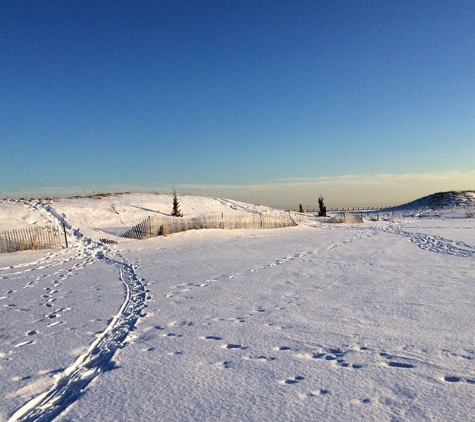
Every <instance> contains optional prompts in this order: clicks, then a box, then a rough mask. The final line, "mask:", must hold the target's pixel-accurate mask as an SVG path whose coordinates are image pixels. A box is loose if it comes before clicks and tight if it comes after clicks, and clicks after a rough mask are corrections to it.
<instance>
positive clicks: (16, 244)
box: [0, 226, 62, 252]
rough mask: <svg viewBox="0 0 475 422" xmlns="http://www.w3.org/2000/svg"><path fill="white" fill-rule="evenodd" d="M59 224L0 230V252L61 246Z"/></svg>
mask: <svg viewBox="0 0 475 422" xmlns="http://www.w3.org/2000/svg"><path fill="white" fill-rule="evenodd" d="M61 247H62V245H61V230H60V227H59V226H33V227H27V228H24V229H16V230H9V231H3V232H0V252H16V251H26V250H28V249H59V248H61Z"/></svg>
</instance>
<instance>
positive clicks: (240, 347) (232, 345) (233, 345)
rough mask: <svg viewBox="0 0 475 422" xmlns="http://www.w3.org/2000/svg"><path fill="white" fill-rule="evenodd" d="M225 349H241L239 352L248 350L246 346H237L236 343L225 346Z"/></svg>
mask: <svg viewBox="0 0 475 422" xmlns="http://www.w3.org/2000/svg"><path fill="white" fill-rule="evenodd" d="M223 349H239V350H245V349H247V347H246V346H243V345H241V344H236V343H228V344H225V345H224V346H223Z"/></svg>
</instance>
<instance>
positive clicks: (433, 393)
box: [0, 193, 475, 421]
mask: <svg viewBox="0 0 475 422" xmlns="http://www.w3.org/2000/svg"><path fill="white" fill-rule="evenodd" d="M467 195H468V197H470V194H469V193H467ZM472 198H473V196H472ZM179 201H180V207H181V210H182V211H183V213H184V214H185V216H200V215H205V214H214V213H221V212H224V213H230V212H236V213H243V212H245V213H248V212H251V213H254V212H267V213H279V212H280V211H279V210H272V209H265V208H264V207H257V206H253V205H249V204H243V203H240V202H237V201H232V200H226V199H220V198H206V197H196V196H179ZM424 201H425V200H424ZM424 201H422V200H421V203H422V202H424ZM425 202H427V201H425ZM425 202H424V203H425ZM171 204H172V198H171V195H153V194H122V195H118V194H114V195H112V194H111V195H101V196H100V197H99V196H94V197H89V198H70V199H54V200H41V201H39V200H27V201H21V202H16V201H2V202H0V211H1V213H0V231H1V230H2V229H3V228H7V229H10V228H12V226H22V225H25V224H26V225H28V224H33V223H32V222H33V221H37V222H38V223H37V224H45V223H48V222H51V223H54V222H57V221H62V222H64V223H65V225H66V227H67V233H68V237H69V239H70V248H68V249H61V250H47V251H25V252H17V253H11V254H0V320H1V321H2V324H1V327H0V376H1V379H2V383H0V394H1V397H2V398H1V399H0V420H11V421H14V420H24V421H33V420H41V421H49V420H53V419H54V420H58V421H70V420H81V421H98V420H100V421H126V420H127V421H129V420H140V421H157V420H163V421H168V420H173V421H190V420H207V421H222V420H226V421H256V420H259V421H276V420H286V421H315V420H319V421H335V420H339V421H340V420H341V421H367V420H373V421H384V420H401V421H403V420H404V421H405V420H408V421H409V420H410V421H416V420H417V421H419V420H428V421H446V420H454V421H455V420H457V421H458V420H460V421H467V420H471V418H472V416H473V413H474V412H475V405H474V402H473V396H474V394H475V348H474V334H473V333H474V332H475V331H474V330H475V325H474V324H475V323H474V321H475V308H474V305H473V304H474V303H475V219H474V218H467V215H466V209H467V208H466V203H462V202H460V204H457V202H455V208H454V205H453V202H450V203H447V206H449V207H450V209H451V210H452V211H451V212H452V213H453V212H454V209H459V210H460V212H458V213H456V216H457V218H450V216H451V215H452V214H443V218H439V217H437V218H435V217H433V218H422V219H421V218H411V217H408V216H407V215H405V216H404V217H405V218H403V217H401V218H400V219H398V215H399V214H397V213H396V214H395V215H393V217H392V218H391V219H381V220H379V221H374V222H371V221H367V222H366V223H364V224H357V225H337V224H322V223H321V219H320V220H319V219H317V218H314V217H311V216H310V217H305V218H303V217H302V218H301V219H300V220H297V221H300V223H301V224H300V225H299V226H297V227H290V228H283V229H273V230H200V231H194V230H192V231H188V232H183V233H178V234H174V235H172V236H169V237H166V238H164V237H157V238H152V239H148V240H142V241H138V240H131V239H125V238H120V237H118V236H119V235H120V234H121V233H123V232H124V231H125V230H126V229H127V228H129V227H130V226H132V225H134V224H137V223H138V222H139V221H141V220H143V219H144V218H146V217H147V216H148V215H151V214H153V213H155V214H159V213H163V214H169V213H170V211H171ZM424 206H425V205H424ZM418 207H419V206H418ZM420 207H422V206H420ZM420 207H419V208H420ZM457 207H458V208H457ZM461 217H463V218H461ZM103 237H110V238H113V239H117V240H118V241H119V243H118V244H117V245H109V244H104V243H103V242H100V241H99V240H98V239H100V238H103Z"/></svg>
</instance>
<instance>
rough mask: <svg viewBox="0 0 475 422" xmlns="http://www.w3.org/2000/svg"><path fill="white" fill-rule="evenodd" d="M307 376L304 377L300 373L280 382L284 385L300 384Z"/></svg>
mask: <svg viewBox="0 0 475 422" xmlns="http://www.w3.org/2000/svg"><path fill="white" fill-rule="evenodd" d="M304 379H305V377H302V376H300V375H298V376H296V377H294V378H289V379H286V380H281V381H280V384H282V385H292V384H298V383H299V382H300V381H302V380H304Z"/></svg>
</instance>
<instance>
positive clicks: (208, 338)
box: [201, 336, 223, 341]
mask: <svg viewBox="0 0 475 422" xmlns="http://www.w3.org/2000/svg"><path fill="white" fill-rule="evenodd" d="M201 338H202V339H204V340H216V341H218V340H222V339H223V338H222V337H218V336H206V337H201Z"/></svg>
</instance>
